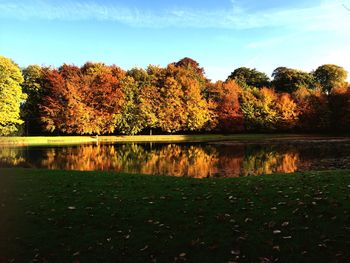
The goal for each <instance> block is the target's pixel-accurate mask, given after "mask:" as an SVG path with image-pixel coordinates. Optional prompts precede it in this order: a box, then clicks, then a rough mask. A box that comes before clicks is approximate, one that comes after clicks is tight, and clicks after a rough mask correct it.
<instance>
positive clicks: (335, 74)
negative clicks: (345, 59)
mask: <svg viewBox="0 0 350 263" xmlns="http://www.w3.org/2000/svg"><path fill="white" fill-rule="evenodd" d="M313 75H314V76H315V79H316V81H317V82H318V83H319V84H320V85H321V87H322V89H323V91H324V92H325V93H327V94H329V93H330V92H331V91H332V89H334V88H335V87H337V86H340V85H342V84H344V83H345V82H346V78H347V76H348V72H347V71H346V70H345V69H344V68H343V67H339V66H337V65H333V64H325V65H322V66H319V67H318V68H317V69H316V70H315V72H314V73H313Z"/></svg>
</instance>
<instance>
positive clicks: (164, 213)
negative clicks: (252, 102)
mask: <svg viewBox="0 0 350 263" xmlns="http://www.w3.org/2000/svg"><path fill="white" fill-rule="evenodd" d="M349 198H350V172H349V171H326V172H307V173H295V174H276V175H269V176H261V177H245V178H232V179H230V178H226V179H225V178H223V179H203V180H198V179H191V178H174V177H163V176H144V175H126V174H116V173H110V172H75V171H48V170H35V169H0V215H1V216H0V226H1V227H0V262H8V261H10V262H184V261H186V262H229V261H230V262H275V261H276V260H277V259H279V261H280V262H348V261H349V259H350V251H349V249H348V248H349V245H350V202H349Z"/></svg>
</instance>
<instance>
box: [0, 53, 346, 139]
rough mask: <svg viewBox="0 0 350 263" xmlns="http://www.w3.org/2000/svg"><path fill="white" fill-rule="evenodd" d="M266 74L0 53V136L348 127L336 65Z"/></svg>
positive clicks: (186, 62)
mask: <svg viewBox="0 0 350 263" xmlns="http://www.w3.org/2000/svg"><path fill="white" fill-rule="evenodd" d="M272 76H273V81H272V87H268V86H267V87H266V85H268V81H269V79H268V78H267V76H266V75H265V74H264V73H262V72H259V71H257V70H256V69H249V68H244V67H241V68H238V69H236V70H235V71H234V72H232V73H231V74H230V76H229V77H228V78H227V80H226V81H225V82H222V81H217V82H212V81H210V80H209V79H207V78H206V75H205V74H204V70H203V68H202V67H201V66H200V65H199V63H198V62H196V61H195V60H193V59H191V58H184V59H181V60H179V61H178V62H173V63H170V64H168V65H167V66H165V67H160V66H154V65H149V66H148V67H147V68H146V69H141V68H132V69H130V70H128V71H124V70H123V69H121V68H119V67H118V66H116V65H105V64H104V63H91V62H87V63H85V64H84V65H83V66H81V67H79V66H75V65H68V64H63V65H62V66H60V67H59V68H51V67H40V66H38V65H29V66H28V67H26V68H24V69H23V70H22V72H21V71H20V69H19V68H18V66H17V65H16V64H14V63H13V62H12V61H11V60H10V59H7V58H4V57H0V135H10V134H13V133H15V132H17V130H18V129H20V131H18V133H20V132H21V131H23V128H24V129H25V131H26V134H29V135H40V134H42V133H44V134H53V135H58V134H62V135H66V134H67V135H68V134H72V135H84V134H85V135H86V134H94V135H96V134H106V135H107V134H131V135H133V134H140V133H144V134H145V133H147V134H148V133H149V132H150V131H151V130H154V131H153V132H154V133H192V132H196V133H197V132H208V131H211V132H223V133H232V132H251V131H252V132H261V131H263V132H274V131H299V132H315V131H317V132H320V131H327V132H329V131H341V132H348V131H350V122H349V116H350V86H349V84H348V83H347V82H346V77H347V72H346V71H345V70H344V69H343V68H342V67H339V66H336V65H328V64H327V65H322V66H320V67H319V68H317V69H316V70H315V71H314V72H311V73H308V72H304V71H300V70H297V69H291V68H286V67H279V68H277V69H275V70H274V72H273V75H272ZM22 92H23V93H22ZM23 94H25V95H26V96H27V98H26V100H24V98H25V96H24V95H23ZM20 116H21V117H20ZM21 118H23V119H24V120H25V124H26V125H25V126H23V125H22V124H23V121H22V120H21Z"/></svg>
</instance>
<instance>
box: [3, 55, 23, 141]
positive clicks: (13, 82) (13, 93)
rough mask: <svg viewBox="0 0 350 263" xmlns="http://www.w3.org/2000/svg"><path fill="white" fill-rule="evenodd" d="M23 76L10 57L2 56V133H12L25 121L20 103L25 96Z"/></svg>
mask: <svg viewBox="0 0 350 263" xmlns="http://www.w3.org/2000/svg"><path fill="white" fill-rule="evenodd" d="M22 82H23V76H22V74H21V71H20V69H19V67H18V66H17V65H16V64H15V63H14V62H13V61H12V60H10V59H8V58H5V57H3V56H0V135H10V134H12V133H14V132H16V131H17V130H18V126H19V125H20V124H22V123H23V121H22V120H21V119H20V104H21V102H22V101H23V100H24V98H25V96H24V95H23V93H22V89H21V86H20V84H21V83H22Z"/></svg>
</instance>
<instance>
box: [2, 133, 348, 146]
mask: <svg viewBox="0 0 350 263" xmlns="http://www.w3.org/2000/svg"><path fill="white" fill-rule="evenodd" d="M310 140H311V141H315V142H320V141H329V140H331V141H333V140H336V141H339V140H342V141H349V140H350V136H349V135H334V134H264V133H262V134H227V135H224V134H201V135H134V136H129V135H121V136H98V137H96V136H30V137H0V146H5V147H8V146H40V145H43V146H45V145H70V144H84V143H128V142H135V143H143V142H154V143H170V142H174V143H181V142H215V143H220V144H227V143H228V144H231V143H248V142H249V143H259V142H260V143H261V142H265V143H278V142H289V141H300V142H309V141H310Z"/></svg>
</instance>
